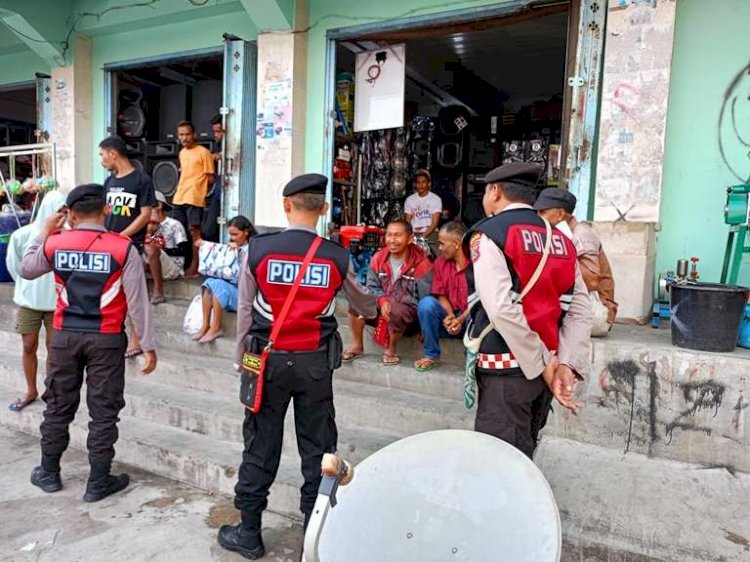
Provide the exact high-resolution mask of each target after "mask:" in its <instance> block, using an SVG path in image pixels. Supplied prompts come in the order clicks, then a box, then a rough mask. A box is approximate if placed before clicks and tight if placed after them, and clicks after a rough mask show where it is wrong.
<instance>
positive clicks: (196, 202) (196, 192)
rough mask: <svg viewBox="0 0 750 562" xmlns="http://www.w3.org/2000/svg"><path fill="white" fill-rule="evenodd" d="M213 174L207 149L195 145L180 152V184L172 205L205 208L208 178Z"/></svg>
mask: <svg viewBox="0 0 750 562" xmlns="http://www.w3.org/2000/svg"><path fill="white" fill-rule="evenodd" d="M213 173H214V159H213V156H211V153H210V152H209V151H208V149H207V148H205V147H203V146H199V145H196V146H194V147H193V148H183V149H182V150H180V182H179V183H178V184H177V191H176V192H175V194H174V198H173V199H172V203H173V204H174V205H192V206H194V207H205V206H206V194H207V193H208V176H210V175H213Z"/></svg>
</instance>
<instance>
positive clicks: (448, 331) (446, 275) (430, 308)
mask: <svg viewBox="0 0 750 562" xmlns="http://www.w3.org/2000/svg"><path fill="white" fill-rule="evenodd" d="M464 234H466V227H465V226H464V225H463V223H460V222H458V221H455V222H449V223H446V224H444V225H443V227H442V228H441V229H440V232H439V235H438V236H439V238H438V240H439V248H440V257H439V258H438V259H437V260H435V264H434V269H433V274H432V294H431V295H428V296H426V297H424V298H423V299H422V300H420V301H419V307H418V309H417V314H418V316H419V326H420V328H421V329H422V337H423V338H424V341H423V344H424V352H423V356H422V358H421V359H419V360H417V361H416V362H415V363H414V367H416V369H417V371H420V372H424V371H429V370H431V369H434V368H435V367H437V366H438V364H439V363H440V338H441V337H457V336H460V335H461V333H462V332H463V327H464V322H465V321H466V318H467V316H468V314H469V311H468V307H467V301H468V297H469V289H468V285H467V283H466V268H467V267H468V266H469V260H468V259H467V258H466V255H465V254H464V252H463V248H462V245H461V242H462V240H463V237H464Z"/></svg>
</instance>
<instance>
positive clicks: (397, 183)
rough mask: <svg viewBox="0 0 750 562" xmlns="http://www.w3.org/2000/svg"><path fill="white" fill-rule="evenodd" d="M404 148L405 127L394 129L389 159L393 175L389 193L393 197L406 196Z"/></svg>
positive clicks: (406, 179)
mask: <svg viewBox="0 0 750 562" xmlns="http://www.w3.org/2000/svg"><path fill="white" fill-rule="evenodd" d="M405 148H406V129H404V128H403V127H402V128H399V129H398V130H397V131H396V135H395V139H394V141H393V159H392V160H391V166H392V167H393V176H392V178H391V193H392V194H393V196H394V197H398V198H401V197H406V184H407V181H408V178H407V176H406V164H407V162H406V156H405V154H404V150H405Z"/></svg>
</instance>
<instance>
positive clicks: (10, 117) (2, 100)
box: [0, 82, 37, 179]
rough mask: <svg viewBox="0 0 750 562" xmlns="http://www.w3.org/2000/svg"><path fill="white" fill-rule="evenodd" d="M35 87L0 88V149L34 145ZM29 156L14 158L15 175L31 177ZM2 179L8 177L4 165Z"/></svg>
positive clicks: (30, 85) (29, 85)
mask: <svg viewBox="0 0 750 562" xmlns="http://www.w3.org/2000/svg"><path fill="white" fill-rule="evenodd" d="M36 99H37V98H36V84H35V83H34V82H24V83H22V84H13V85H9V86H6V87H3V88H0V146H17V145H24V144H32V143H34V142H36V134H35V132H36V129H37V123H36V121H37V107H36ZM31 160H32V159H31V157H30V156H29V157H23V156H20V157H18V158H16V159H15V167H16V169H15V176H14V177H18V178H27V177H30V176H31V175H32V166H31ZM0 166H2V170H1V171H2V173H3V177H4V178H6V179H7V178H9V177H10V175H11V174H10V170H9V169H8V168H7V166H8V162H7V161H6V160H5V159H3V161H2V162H0Z"/></svg>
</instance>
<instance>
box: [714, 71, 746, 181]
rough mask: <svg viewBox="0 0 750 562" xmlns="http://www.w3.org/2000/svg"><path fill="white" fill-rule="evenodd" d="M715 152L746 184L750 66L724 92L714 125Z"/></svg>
mask: <svg viewBox="0 0 750 562" xmlns="http://www.w3.org/2000/svg"><path fill="white" fill-rule="evenodd" d="M718 135H719V152H720V153H721V159H722V160H723V161H724V164H725V165H726V166H727V168H729V170H730V171H731V172H732V175H734V176H735V177H736V178H737V179H738V180H739V181H741V182H743V183H750V64H748V65H747V66H745V67H744V68H742V69H741V70H740V71H739V72H738V73H737V75H736V76H735V77H734V78H733V79H732V81H731V82H730V84H729V86H728V87H727V89H726V90H725V92H724V98H723V100H722V104H721V111H720V113H719V122H718Z"/></svg>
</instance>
